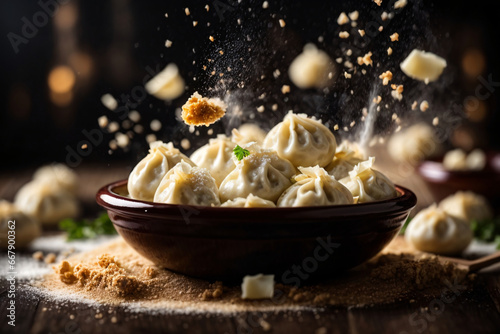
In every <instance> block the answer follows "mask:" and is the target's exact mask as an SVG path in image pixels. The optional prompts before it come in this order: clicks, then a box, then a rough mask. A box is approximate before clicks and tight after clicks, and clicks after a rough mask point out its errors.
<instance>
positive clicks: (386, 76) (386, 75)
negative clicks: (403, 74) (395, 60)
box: [379, 71, 392, 86]
mask: <svg viewBox="0 0 500 334" xmlns="http://www.w3.org/2000/svg"><path fill="white" fill-rule="evenodd" d="M379 79H382V84H383V85H384V86H387V85H388V84H389V81H391V80H392V72H391V71H385V72H384V73H382V74H381V75H380V76H379Z"/></svg>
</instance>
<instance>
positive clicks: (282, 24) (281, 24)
mask: <svg viewBox="0 0 500 334" xmlns="http://www.w3.org/2000/svg"><path fill="white" fill-rule="evenodd" d="M279 22H280V27H281V28H284V27H285V25H286V23H285V20H283V19H280V21H279Z"/></svg>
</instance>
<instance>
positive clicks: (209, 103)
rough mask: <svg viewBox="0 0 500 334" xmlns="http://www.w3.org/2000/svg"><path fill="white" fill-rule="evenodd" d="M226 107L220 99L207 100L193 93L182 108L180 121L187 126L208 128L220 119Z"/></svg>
mask: <svg viewBox="0 0 500 334" xmlns="http://www.w3.org/2000/svg"><path fill="white" fill-rule="evenodd" d="M225 113H226V105H225V104H224V102H222V101H221V100H220V99H208V98H206V97H202V96H201V95H200V94H198V92H195V93H194V94H193V95H192V96H191V97H190V98H189V100H188V101H187V102H186V103H185V104H184V105H183V106H182V119H183V120H184V123H186V124H188V125H194V126H200V125H205V126H209V125H210V124H212V123H215V122H216V121H218V120H219V119H220V118H222V117H223V116H224V115H225Z"/></svg>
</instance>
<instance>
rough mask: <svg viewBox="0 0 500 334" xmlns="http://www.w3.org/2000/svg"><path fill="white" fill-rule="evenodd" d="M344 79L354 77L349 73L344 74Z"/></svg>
mask: <svg viewBox="0 0 500 334" xmlns="http://www.w3.org/2000/svg"><path fill="white" fill-rule="evenodd" d="M344 77H345V78H346V79H350V78H351V77H352V75H351V74H349V73H347V72H344Z"/></svg>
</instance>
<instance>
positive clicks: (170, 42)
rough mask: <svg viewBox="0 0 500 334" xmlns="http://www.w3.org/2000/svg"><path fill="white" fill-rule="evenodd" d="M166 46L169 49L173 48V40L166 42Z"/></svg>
mask: <svg viewBox="0 0 500 334" xmlns="http://www.w3.org/2000/svg"><path fill="white" fill-rule="evenodd" d="M165 46H166V47H167V48H169V47H171V46H172V41H171V40H169V39H167V40H166V41H165Z"/></svg>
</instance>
